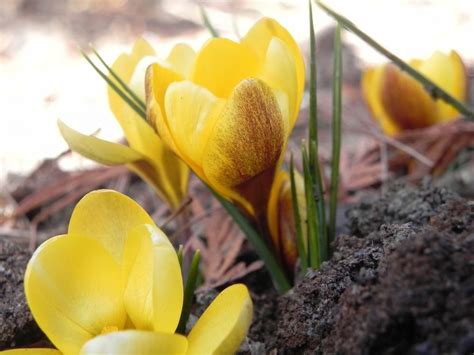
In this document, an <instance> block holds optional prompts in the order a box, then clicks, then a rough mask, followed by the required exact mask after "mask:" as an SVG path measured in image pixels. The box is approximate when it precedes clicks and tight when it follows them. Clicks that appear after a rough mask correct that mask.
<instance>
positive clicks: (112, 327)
mask: <svg viewBox="0 0 474 355" xmlns="http://www.w3.org/2000/svg"><path fill="white" fill-rule="evenodd" d="M118 330H119V329H118V327H116V326H115V325H106V326H105V327H103V328H102V330H101V332H100V334H101V335H102V334H107V333H112V332H116V331H118Z"/></svg>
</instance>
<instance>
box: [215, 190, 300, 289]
mask: <svg viewBox="0 0 474 355" xmlns="http://www.w3.org/2000/svg"><path fill="white" fill-rule="evenodd" d="M209 189H210V190H211V191H212V193H213V194H214V196H215V197H216V198H217V200H218V201H219V202H220V203H221V205H222V207H224V209H225V210H226V211H227V212H228V213H229V214H230V215H231V217H232V218H233V219H234V221H235V222H236V223H237V224H238V226H239V227H240V229H241V230H242V232H243V233H244V234H245V236H246V238H247V239H248V241H249V242H250V244H252V246H253V247H254V248H255V251H256V252H257V254H258V256H259V257H260V259H262V260H263V262H264V263H265V266H266V267H267V270H268V271H269V272H270V275H271V277H272V280H273V284H274V285H275V288H276V290H277V291H278V292H280V293H284V292H286V291H288V290H289V289H290V288H291V285H290V282H289V281H288V278H287V276H286V274H285V272H284V271H283V269H282V268H281V266H280V264H279V263H278V262H277V259H276V258H275V255H273V253H272V252H271V251H270V249H269V248H268V247H267V245H266V244H265V242H264V240H263V236H260V235H259V234H258V233H257V232H256V231H255V229H254V228H253V226H252V225H251V224H250V222H249V221H248V220H247V219H246V218H245V217H244V216H243V215H242V214H241V213H240V211H239V210H238V209H237V207H236V206H234V205H233V204H232V203H231V202H229V201H227V200H226V199H225V198H224V197H222V196H221V195H219V194H218V193H217V192H215V191H214V190H213V189H211V188H209Z"/></svg>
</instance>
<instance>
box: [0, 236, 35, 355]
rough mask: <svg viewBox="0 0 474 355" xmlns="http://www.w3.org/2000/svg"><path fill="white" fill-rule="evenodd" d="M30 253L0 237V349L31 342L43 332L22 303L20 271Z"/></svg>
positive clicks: (23, 299) (23, 270)
mask: <svg viewBox="0 0 474 355" xmlns="http://www.w3.org/2000/svg"><path fill="white" fill-rule="evenodd" d="M30 256H31V254H30V253H29V252H28V251H27V250H25V249H24V248H21V247H19V246H18V245H16V244H14V243H12V242H10V241H8V240H7V239H5V238H1V237H0V350H2V349H9V348H12V347H15V346H19V345H23V344H25V343H26V344H33V343H34V342H36V341H37V340H40V339H42V338H43V337H44V336H43V334H42V332H41V330H40V329H39V328H38V326H37V325H36V323H35V321H34V320H33V317H32V316H31V313H30V311H29V309H28V305H27V304H26V299H25V294H24V292H23V274H24V272H25V269H26V264H27V263H28V260H29V258H30Z"/></svg>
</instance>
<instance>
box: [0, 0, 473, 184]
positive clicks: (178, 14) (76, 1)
mask: <svg viewBox="0 0 474 355" xmlns="http://www.w3.org/2000/svg"><path fill="white" fill-rule="evenodd" d="M198 4H200V5H202V6H203V7H205V8H206V9H207V11H208V15H209V17H210V19H211V21H212V23H213V24H214V26H215V27H216V28H217V30H218V31H219V32H220V33H221V34H222V35H225V36H229V37H231V38H236V37H237V36H239V35H244V34H245V33H246V31H247V30H248V28H249V27H250V26H251V25H252V24H253V23H254V22H255V20H257V19H258V18H260V17H261V16H270V17H274V18H276V19H277V20H278V21H279V22H281V23H282V24H283V25H284V26H285V27H286V28H287V29H288V30H289V31H290V32H291V33H292V34H293V36H294V37H295V38H296V39H297V41H298V42H299V43H300V44H301V46H302V48H303V50H304V51H305V53H307V47H308V45H307V41H308V21H307V18H308V15H307V14H308V13H307V2H306V1H291V0H286V1H284V0H278V1H277V0H220V1H199V2H197V1H192V0H133V1H132V0H1V1H0V108H1V116H0V117H1V119H0V182H2V184H1V186H2V187H4V185H5V183H6V182H7V176H12V175H11V174H26V173H28V172H29V171H31V170H32V169H34V168H35V167H36V166H37V165H38V164H40V163H41V162H42V161H43V159H44V158H52V157H55V156H57V155H58V154H60V153H61V152H63V151H64V150H66V149H67V146H66V144H65V143H64V141H63V139H62V138H61V136H60V135H59V132H58V130H57V127H56V121H57V119H58V118H61V119H62V120H64V121H65V122H66V123H68V124H69V125H71V126H72V127H74V128H76V129H78V130H80V131H82V132H84V133H92V132H94V131H96V130H97V129H100V134H99V135H100V136H102V137H106V138H109V139H110V138H112V139H114V138H115V139H118V138H119V137H120V129H119V127H118V124H117V123H116V122H115V120H114V118H113V116H112V114H111V113H110V112H109V109H108V105H107V99H106V95H105V92H106V91H105V84H104V82H103V81H102V79H100V78H99V76H98V75H97V74H96V73H95V72H94V71H93V70H92V68H91V67H90V66H89V65H88V64H87V62H86V61H85V60H84V59H83V58H82V57H81V56H80V54H79V51H78V47H86V46H87V45H88V44H92V45H93V46H94V47H95V48H96V49H97V50H98V51H99V52H100V53H101V54H102V55H103V57H104V58H105V59H106V60H107V61H108V62H109V63H112V62H113V60H114V59H115V58H116V56H117V55H119V54H120V53H121V52H122V51H126V50H129V49H130V47H131V45H132V43H133V41H134V39H135V38H136V37H137V36H144V37H145V38H146V39H147V40H149V41H150V42H151V43H152V44H153V45H154V46H155V48H156V49H157V51H158V52H161V53H163V56H166V55H167V53H168V51H169V49H170V48H171V47H172V45H174V44H175V43H177V42H187V43H189V44H191V45H192V46H193V47H194V48H195V49H198V48H199V47H200V46H201V45H202V44H203V42H204V41H205V40H206V39H207V38H208V37H209V34H208V31H207V29H205V28H204V27H203V26H202V20H201V15H200V12H199V7H198ZM330 5H331V6H332V7H333V8H334V9H336V10H338V11H340V12H341V13H342V14H344V15H345V16H347V17H348V18H349V19H351V20H352V21H353V22H355V23H356V24H358V25H359V26H360V27H361V28H362V29H363V30H364V31H366V32H367V33H368V34H370V35H372V36H373V37H374V38H375V39H376V40H378V41H380V42H381V43H383V44H384V45H385V46H386V47H387V48H388V49H389V50H391V51H393V52H394V53H396V54H398V55H399V56H401V57H402V58H405V59H409V58H412V57H420V58H425V57H428V56H429V55H430V54H431V53H432V52H433V51H434V50H444V51H448V50H450V49H456V50H457V51H458V53H459V54H460V55H461V56H462V58H463V59H464V61H465V63H466V64H467V65H468V67H471V66H472V65H471V64H472V63H473V60H474V46H473V45H472V34H473V33H474V2H473V1H472V0H449V1H448V0H397V1H395V0H385V1H382V0H358V1H352V0H332V1H330ZM315 25H316V29H317V31H318V34H319V39H318V41H319V44H320V45H319V48H318V50H319V52H318V56H319V58H318V60H319V72H320V83H318V86H319V88H320V89H321V90H324V87H325V84H327V83H328V82H329V83H330V75H331V70H332V69H331V53H330V51H331V43H332V35H331V31H330V30H327V29H328V28H331V26H333V25H334V23H333V21H332V20H331V19H330V18H329V17H327V16H326V15H325V14H323V13H322V12H321V10H319V9H315ZM325 31H326V32H325ZM328 31H329V32H328ZM325 34H326V35H325ZM344 41H345V43H346V44H347V50H346V54H345V68H344V71H345V74H344V78H345V81H346V82H347V85H346V86H345V91H346V92H348V95H349V100H350V97H356V98H359V95H358V92H357V91H358V90H357V88H358V85H359V84H358V80H359V77H360V70H361V69H362V68H364V67H365V66H367V65H371V64H375V63H379V62H381V61H384V58H382V57H380V56H379V55H377V53H376V52H374V51H373V50H372V49H371V48H369V47H368V46H367V45H366V44H364V43H363V42H361V41H360V40H358V39H357V38H355V36H353V35H351V34H348V33H345V34H344ZM351 88H352V89H353V90H351ZM322 95H323V100H322V102H323V104H324V92H323V93H322ZM351 95H352V96H351ZM304 105H305V104H303V106H304ZM354 105H355V106H357V107H353V108H352V109H351V112H358V114H357V115H368V113H367V111H365V105H364V104H363V102H362V100H355V101H354ZM303 108H304V107H303ZM354 115H355V116H357V115H356V114H354ZM354 115H351V113H349V114H347V115H345V117H344V119H345V120H355V119H357V117H353V116H354ZM351 116H352V117H351ZM349 140H350V139H349ZM65 164H66V165H68V164H69V166H79V167H81V166H83V164H89V163H88V162H86V161H85V160H84V159H80V158H79V157H77V156H76V155H73V156H72V158H71V159H69V160H67V161H66V162H65Z"/></svg>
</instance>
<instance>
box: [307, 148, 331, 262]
mask: <svg viewBox="0 0 474 355" xmlns="http://www.w3.org/2000/svg"><path fill="white" fill-rule="evenodd" d="M315 145H316V142H314V141H313V142H311V144H310V149H314V150H316V151H317V148H316V147H314V146H315ZM316 159H317V161H316V163H315V165H314V169H312V170H311V173H312V174H313V175H312V178H313V179H314V178H315V179H316V183H313V191H314V201H315V203H314V208H315V209H316V213H317V216H318V238H319V247H320V252H319V255H320V258H321V259H320V261H321V262H323V261H326V260H328V256H329V249H328V228H327V222H326V204H325V201H324V193H323V182H322V177H321V173H320V171H319V169H320V166H319V158H318V157H317V156H316ZM310 168H311V165H310Z"/></svg>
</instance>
